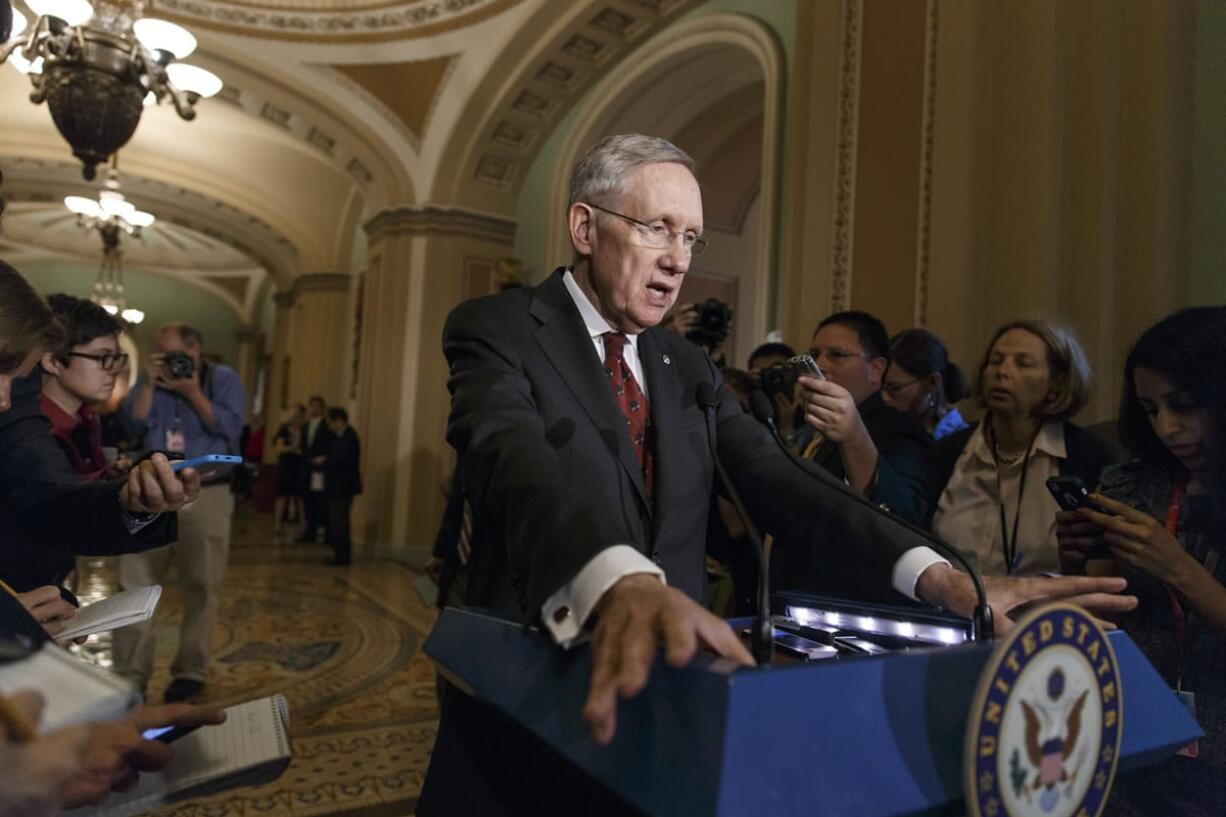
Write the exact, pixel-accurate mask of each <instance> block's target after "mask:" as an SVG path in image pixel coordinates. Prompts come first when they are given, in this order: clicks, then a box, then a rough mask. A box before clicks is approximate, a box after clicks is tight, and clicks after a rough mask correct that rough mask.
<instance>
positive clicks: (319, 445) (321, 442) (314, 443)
mask: <svg viewBox="0 0 1226 817" xmlns="http://www.w3.org/2000/svg"><path fill="white" fill-rule="evenodd" d="M310 430H311V424H310V422H306V423H303V424H302V434H301V435H300V436H299V439H300V440H301V441H302V481H303V487H304V488H306V489H308V490H310V487H311V484H310V482H311V472H312V471H322V470H324V469H323V468H322V467H321V466H318V465H316V464H315V463H313V462H311V460H313V459H315V458H316V457H320V456H325V457H326V456H327V455H328V452H329V451H330V450H332V443H334V442H336V435H335V434H333V433H332V429H330V428H328V421H327V419H326V418H324V417H321V418H319V428H317V429H315V439H313V440H312V439H311V438H310Z"/></svg>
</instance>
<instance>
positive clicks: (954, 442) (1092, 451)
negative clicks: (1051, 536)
mask: <svg viewBox="0 0 1226 817" xmlns="http://www.w3.org/2000/svg"><path fill="white" fill-rule="evenodd" d="M978 427H979V424H978V423H972V424H971V425H970V426H969V427H967V428H964V429H962V430H961V431H955V432H954V433H953V434H950V435H949V436H947V437H943V438H941V439H940V440H939V441H938V442H937V444H936V448H934V449H933V452H932V457H931V459H930V460H929V461H928V465H929V467H928V478H927V494H928V516H927V525H928V527H932V517H933V515H934V514H935V513H936V510H937V503H938V502H939V501H940V499H941V494H943V493H945V486H946V485H948V484H949V480H950V477H952V476H953V474H954V468H955V467H956V466H957V464H958V457H960V456H962V452H963V450H964V449H965V448H966V444H967V443H968V442H969V441H970V439H971V435H973V434H974V433H975V429H976V428H978ZM1064 449H1065V451H1066V452H1067V453H1068V456H1067V457H1065V458H1064V459H1062V460H1060V465H1059V469H1060V476H1062V477H1081V481H1082V482H1084V483H1085V484H1086V486H1087V487H1089V488H1090V489H1091V490H1093V489H1094V488H1095V487H1097V485H1098V477H1099V475H1100V474H1101V473H1102V470H1103V469H1104V468H1106V467H1107V466H1108V465H1114V464H1115V463H1117V462H1122V461H1123V460H1125V459H1127V458H1126V457H1125V456H1124V452H1123V451H1122V450H1121V449H1120V448H1119V447H1118V446H1115V445H1113V444H1112V443H1110V442H1108V441H1107V440H1104V439H1102V438H1101V437H1098V436H1097V435H1095V434H1092V433H1090V432H1089V431H1086V430H1085V429H1084V428H1082V427H1081V426H1078V425H1074V424H1073V423H1071V422H1069V421H1068V420H1065V421H1064Z"/></svg>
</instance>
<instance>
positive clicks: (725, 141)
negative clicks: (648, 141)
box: [548, 15, 781, 366]
mask: <svg viewBox="0 0 1226 817" xmlns="http://www.w3.org/2000/svg"><path fill="white" fill-rule="evenodd" d="M652 45H653V47H652V48H651V51H650V53H651V56H650V57H648V58H647V59H644V60H638V61H628V62H627V63H623V64H622V65H620V66H619V67H618V69H617V70H616V71H615V72H614V73H613V74H612V75H610V76H609V77H608V78H607V79H606V80H605V81H604V82H603V83H602V84H601V85H600V86H599V87H598V88H597V89H596V90H595V92H594V93H593V95H592V97H591V98H590V99H589V101H588V103H587V104H586V105H585V106H584V108H583V109H582V110H580V111H579V112H578V114H577V117H576V120H575V126H574V127H573V128H572V129H571V131H570V133H569V135H568V137H567V139H566V140H565V143H564V145H563V147H562V150H561V152H560V154H559V156H558V160H557V162H556V165H555V169H554V173H553V179H552V185H551V187H552V194H551V196H550V202H551V212H550V214H549V216H548V219H549V222H548V223H549V232H548V235H549V246H550V248H551V250H552V255H553V256H554V257H556V258H567V257H569V255H570V252H571V250H570V246H569V241H568V238H567V236H566V232H565V221H566V219H565V212H564V210H565V203H566V200H567V186H568V184H569V174H570V169H571V167H573V165H574V163H575V161H576V160H577V159H578V158H579V156H581V155H582V153H583V152H584V151H586V150H587V149H588V148H589V147H590V146H591V145H592V144H594V143H595V142H596V141H598V140H599V139H600V138H601V137H602V136H604V135H607V134H611V133H628V132H640V133H650V134H653V135H657V136H663V137H665V138H667V139H669V140H670V141H672V142H674V143H675V144H677V145H678V146H679V147H681V148H682V149H683V150H685V151H686V152H688V153H689V154H690V155H691V156H692V157H693V158H694V160H695V163H696V175H697V177H698V180H699V182H700V184H701V185H702V189H703V210H704V220H705V225H706V231H707V236H708V238H709V239H710V241H711V247H710V249H709V250H708V251H707V253H706V254H705V255H703V256H702V257H700V258H698V259H695V261H694V264H693V265H692V267H691V269H690V273H689V275H688V276H687V278H686V283H685V288H684V289H683V291H682V295H681V301H683V302H697V301H701V300H704V299H706V298H708V297H714V298H718V299H720V300H722V301H724V302H726V303H728V304H729V305H730V306H731V307H732V309H733V312H734V319H733V331H732V335H731V336H730V337H729V339H728V342H727V343H726V344H725V352H726V355H727V361H728V363H729V365H733V366H744V365H745V362H746V360H747V358H748V356H749V353H750V351H751V350H752V349H753V348H754V346H756V345H757V344H758V343H760V342H761V340H762V339H763V337H764V336H765V335H766V333H767V331H769V329H770V328H771V327H772V326H773V325H774V310H775V307H774V304H773V303H772V292H773V283H774V274H775V251H774V245H775V242H774V240H773V237H774V233H775V227H776V224H775V209H776V208H775V190H776V184H775V182H776V166H777V161H776V143H777V133H778V126H779V118H780V109H779V93H780V84H781V78H780V71H781V67H780V66H781V63H780V60H779V56H778V51H777V46H776V43H775V42H774V40H773V38H772V37H771V36H770V35H769V33H768V32H767V31H766V30H765V29H763V28H762V27H761V26H760V25H759V24H758V23H757V22H755V21H753V20H751V19H750V18H747V17H742V16H740V15H713V16H710V17H705V18H701V19H698V20H695V21H693V22H691V23H684V24H681V25H678V26H676V27H674V28H670V29H668V30H666V31H665V32H663V33H662V34H660V35H659V37H658V38H657V40H655V41H653V43H652Z"/></svg>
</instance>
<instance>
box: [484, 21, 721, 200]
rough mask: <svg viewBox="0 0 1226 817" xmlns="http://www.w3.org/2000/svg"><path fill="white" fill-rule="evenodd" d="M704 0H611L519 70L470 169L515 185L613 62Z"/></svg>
mask: <svg viewBox="0 0 1226 817" xmlns="http://www.w3.org/2000/svg"><path fill="white" fill-rule="evenodd" d="M696 5H698V0H671V1H669V0H655V1H654V2H653V1H652V0H639V1H638V2H635V3H633V4H628V3H617V2H613V0H606V2H605V3H604V4H601V5H597V6H596V8H595V9H594V10H593V12H592V13H589V14H587V15H585V16H584V17H582V18H580V19H578V20H576V22H575V23H574V24H573V27H572V28H571V29H570V30H569V31H563V32H562V33H561V34H559V35H558V36H557V37H556V38H555V40H554V41H553V42H552V43H551V45H550V46H549V47H547V48H545V49H543V50H542V52H541V53H540V54H539V55H538V56H537V58H536V59H534V60H532V61H530V62H529V63H528V64H527V65H526V66H525V68H524V70H523V72H522V73H521V74H520V75H519V76H518V77H517V78H516V80H515V82H514V83H513V84H512V85H511V86H510V88H509V89H508V91H507V92H506V93H504V94H503V95H502V97H501V101H500V103H499V104H498V106H497V107H496V108H495V109H494V111H493V114H492V116H491V117H490V118H489V119H487V120H486V128H487V130H485V132H484V134H483V136H482V137H481V141H479V142H478V143H477V147H476V148H475V150H474V152H473V153H472V154H471V156H472V158H471V159H469V162H470V164H469V166H468V170H467V174H468V177H469V178H470V179H471V180H472V181H473V182H475V183H476V184H478V185H481V186H483V187H492V188H496V189H498V190H503V191H508V192H510V191H513V190H514V187H515V184H516V182H517V181H518V180H519V179H520V178H521V177H522V175H523V172H524V171H525V170H526V168H527V167H528V165H529V164H530V163H531V161H532V159H533V158H534V154H533V149H534V148H535V147H536V146H537V145H538V143H539V142H540V141H541V139H540V137H541V134H546V133H548V132H549V131H550V129H551V128H552V127H553V126H554V125H556V124H557V122H558V121H559V120H560V119H561V118H562V117H563V116H565V115H566V111H567V110H569V109H570V107H571V106H572V105H574V104H575V102H577V101H578V100H579V99H580V98H581V97H582V96H583V93H584V92H585V91H586V90H587V89H588V88H589V87H590V86H591V84H592V83H593V82H594V81H595V80H596V79H597V78H598V77H600V76H603V75H604V74H605V73H607V71H608V69H609V68H611V67H612V65H613V63H615V62H617V61H618V60H620V59H621V58H623V57H625V56H626V54H628V53H630V51H631V50H632V49H633V48H634V46H635V45H637V44H638V43H641V42H642V41H643V40H645V39H646V38H647V37H649V36H650V35H651V34H653V33H655V32H656V31H659V30H660V29H661V28H663V27H664V26H666V25H668V24H669V23H670V22H672V21H673V19H675V18H676V17H678V16H680V15H681V14H682V13H683V12H684V11H686V10H688V9H690V8H693V7H694V6H696Z"/></svg>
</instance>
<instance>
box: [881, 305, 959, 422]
mask: <svg viewBox="0 0 1226 817" xmlns="http://www.w3.org/2000/svg"><path fill="white" fill-rule="evenodd" d="M969 395H970V390H969V389H968V388H967V387H966V380H965V378H964V377H963V375H962V370H961V369H959V368H958V364H956V363H954V362H953V361H952V360H950V359H949V353H948V352H947V351H946V350H945V344H943V343H941V339H940V338H938V337H937V336H936V335H934V334H932V333H931V332H929V331H927V330H924V329H905V330H903V331H902V332H899V333H898V334H897V335H895V336H894V337H893V338H891V339H890V365H889V368H887V369H886V370H885V377H884V379H883V381H882V384H881V399H882V400H883V401H884V402H885V404H886V405H887V406H890V407H891V408H894V409H897V410H898V411H902V412H906V413H908V414H914V415H915V416H916V417H919V419H920V421H921V422H922V423H923V424H924V428H926V429H928V433H929V434H931V435H932V438H933V439H934V440H939V439H941V438H942V437H946V436H948V435H950V434H952V433H953V432H955V431H960V430H961V429H964V428H966V427H967V422H966V421H965V420H963V419H962V415H961V414H959V413H958V409H957V407H956V406H955V405H954V404H955V403H957V402H958V401H959V400H962V399H964V398H966V397H968V396H969Z"/></svg>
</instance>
